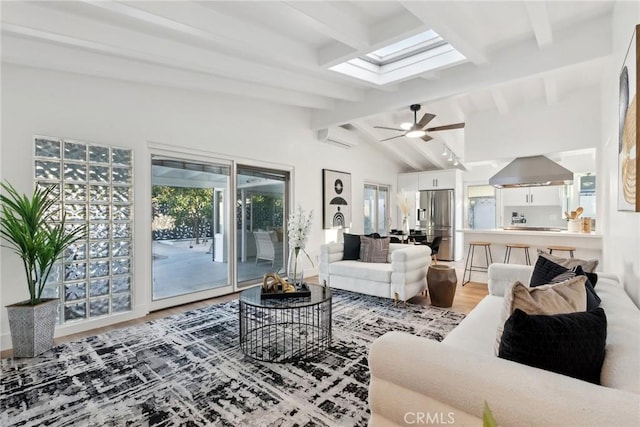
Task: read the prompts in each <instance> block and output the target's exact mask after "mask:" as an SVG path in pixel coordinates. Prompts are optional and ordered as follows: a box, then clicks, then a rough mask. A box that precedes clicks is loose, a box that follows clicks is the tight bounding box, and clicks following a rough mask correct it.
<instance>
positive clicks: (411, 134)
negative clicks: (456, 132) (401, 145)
mask: <svg viewBox="0 0 640 427" xmlns="http://www.w3.org/2000/svg"><path fill="white" fill-rule="evenodd" d="M409 108H410V109H411V111H413V124H412V125H411V127H410V128H409V129H399V128H389V127H385V126H374V128H376V129H387V130H395V131H398V132H402V135H396V136H392V137H391V138H385V139H381V140H380V141H389V140H390V139H395V138H400V137H402V136H406V137H407V138H421V139H422V140H423V141H430V140H432V139H433V138H432V137H430V136H429V135H427V132H436V131H439V130H450V129H462V128H464V123H453V124H450V125H444V126H436V127H433V128H427V127H426V126H427V125H428V124H429V122H430V121H431V120H433V119H434V118H435V117H436V116H435V114H430V113H425V114H424V116H422V118H421V119H420V121H418V111H420V104H413V105H411V106H410V107H409Z"/></svg>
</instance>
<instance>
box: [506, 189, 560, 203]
mask: <svg viewBox="0 0 640 427" xmlns="http://www.w3.org/2000/svg"><path fill="white" fill-rule="evenodd" d="M561 192H562V186H559V185H553V186H547V187H522V188H503V189H502V205H503V206H562V194H561Z"/></svg>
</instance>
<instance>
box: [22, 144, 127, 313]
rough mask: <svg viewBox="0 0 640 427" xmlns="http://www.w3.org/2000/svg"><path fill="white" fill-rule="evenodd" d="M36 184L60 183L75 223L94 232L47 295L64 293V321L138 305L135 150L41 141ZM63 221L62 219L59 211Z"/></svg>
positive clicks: (52, 280) (71, 253)
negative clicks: (134, 296)
mask: <svg viewBox="0 0 640 427" xmlns="http://www.w3.org/2000/svg"><path fill="white" fill-rule="evenodd" d="M34 174H35V176H34V177H35V181H36V185H38V186H43V187H44V186H51V185H53V186H55V191H53V192H52V197H55V198H56V200H57V201H58V207H59V208H60V212H64V214H65V215H66V219H67V224H68V227H69V228H74V227H77V226H79V225H80V224H87V227H88V237H87V239H86V240H84V241H79V242H76V243H75V244H74V245H72V246H70V247H68V248H67V249H66V250H65V253H64V255H63V257H62V259H61V262H60V263H59V264H58V265H56V266H55V267H54V268H53V270H52V272H51V275H50V276H49V280H48V282H47V287H46V288H45V294H44V296H45V297H47V298H52V297H53V298H59V299H60V307H59V310H58V320H59V323H61V324H65V323H69V322H77V321H82V320H87V319H91V318H96V317H103V316H109V315H112V314H115V313H121V312H125V311H130V310H131V309H132V295H131V294H132V289H133V152H132V150H130V149H126V148H116V147H107V146H103V145H96V144H88V143H83V142H78V141H68V140H64V139H60V138H51V137H40V136H37V137H35V138H34ZM58 219H60V217H59V216H58Z"/></svg>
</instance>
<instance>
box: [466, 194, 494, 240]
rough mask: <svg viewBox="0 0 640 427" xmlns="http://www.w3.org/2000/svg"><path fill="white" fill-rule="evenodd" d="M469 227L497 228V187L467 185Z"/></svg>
mask: <svg viewBox="0 0 640 427" xmlns="http://www.w3.org/2000/svg"><path fill="white" fill-rule="evenodd" d="M467 197H468V203H469V211H468V220H469V228H472V229H476V230H478V229H485V230H486V229H492V228H496V189H495V188H494V187H492V186H491V185H473V186H472V185H470V186H469V187H467Z"/></svg>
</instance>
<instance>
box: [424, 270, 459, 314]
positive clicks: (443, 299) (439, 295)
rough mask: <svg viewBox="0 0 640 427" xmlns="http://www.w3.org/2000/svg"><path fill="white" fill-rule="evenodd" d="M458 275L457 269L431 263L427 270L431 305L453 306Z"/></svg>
mask: <svg viewBox="0 0 640 427" xmlns="http://www.w3.org/2000/svg"><path fill="white" fill-rule="evenodd" d="M457 285H458V277H457V276H456V270H455V269H453V268H450V267H449V266H447V265H442V264H438V265H430V266H429V270H427V287H428V289H429V297H430V298H431V305H434V306H436V307H451V306H452V305H453V297H454V296H455V295H456V286H457Z"/></svg>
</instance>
